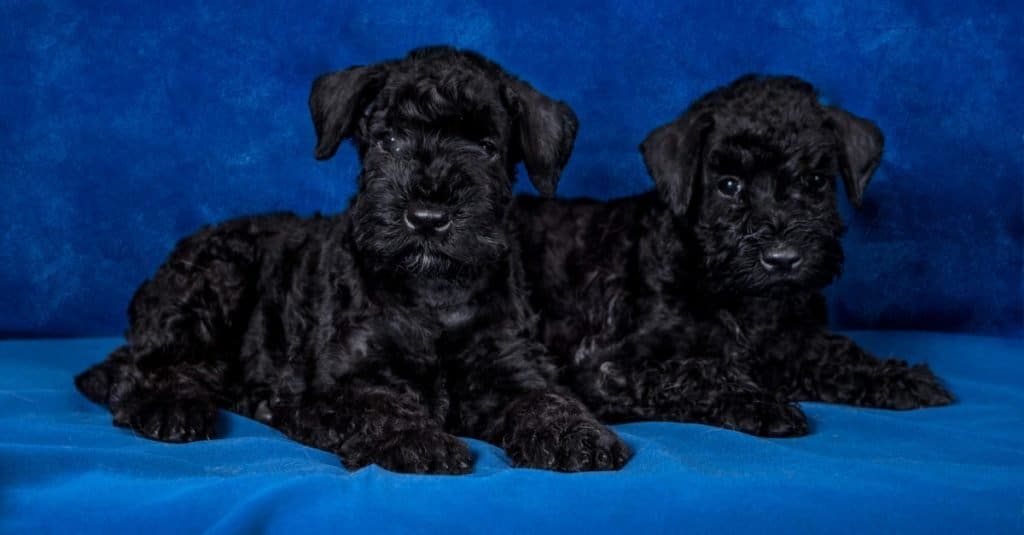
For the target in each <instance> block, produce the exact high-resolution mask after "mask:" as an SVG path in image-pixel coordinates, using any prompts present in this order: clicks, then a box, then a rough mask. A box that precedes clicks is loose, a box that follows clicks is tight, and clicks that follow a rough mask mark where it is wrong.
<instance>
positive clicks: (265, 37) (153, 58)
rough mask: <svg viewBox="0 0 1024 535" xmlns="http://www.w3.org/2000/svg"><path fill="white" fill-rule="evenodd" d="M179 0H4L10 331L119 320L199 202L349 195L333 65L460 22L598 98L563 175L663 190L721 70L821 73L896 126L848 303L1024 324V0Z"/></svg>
mask: <svg viewBox="0 0 1024 535" xmlns="http://www.w3.org/2000/svg"><path fill="white" fill-rule="evenodd" d="M156 4H157V3H149V2H141V3H139V2H133V3H124V4H121V3H110V2H82V3H75V2H65V1H50V2H45V3H43V2H25V1H10V0H0V21H3V22H0V58H2V59H3V65H2V67H3V68H2V69H0V76H2V80H0V82H2V83H0V151H2V157H0V166H2V167H0V181H2V182H0V186H2V189H0V300H2V301H0V305H2V306H0V336H2V335H8V336H9V335H28V334H31V335H69V334H97V333H116V332H119V331H120V330H121V329H122V328H123V327H124V325H125V318H124V308H125V305H126V303H127V302H128V299H129V297H130V295H131V292H132V291H133V289H134V288H135V286H136V285H137V284H138V283H139V282H140V281H141V280H142V279H143V278H145V277H146V276H147V275H148V274H149V273H150V272H151V271H152V270H153V269H154V268H155V267H156V266H157V265H158V264H159V263H160V261H161V260H162V258H163V256H164V255H165V254H166V253H167V252H168V251H169V249H170V247H171V246H172V244H173V243H174V241H175V240H176V239H177V238H178V237H180V236H183V235H185V234H187V233H189V232H191V231H193V230H194V229H196V228H197V227H198V226H199V225H200V224H202V223H206V222H213V221H217V220H220V219H223V218H226V217H229V216H234V215H239V214H244V213H252V212H260V211H266V210H276V209H291V210H296V211H299V212H304V213H308V212H312V211H314V210H321V211H328V212H333V211H337V210H340V209H342V208H343V207H344V205H345V204H346V202H347V198H348V196H349V195H350V194H351V192H352V180H351V179H352V177H353V176H354V175H355V172H356V163H355V158H354V155H353V154H352V151H351V150H343V151H342V152H341V156H340V157H339V158H336V159H335V160H331V161H330V162H328V163H317V162H315V161H314V160H313V158H312V149H313V130H312V127H311V124H310V122H309V118H308V116H307V112H306V106H305V101H306V96H307V92H308V90H309V86H310V82H311V81H312V79H313V77H314V76H316V75H317V74H319V73H322V72H324V71H328V70H334V69H338V68H342V67H345V66H347V65H350V64H353V63H366V62H372V61H375V60H379V59H385V58H390V57H395V56H399V55H401V54H403V53H404V52H405V51H406V50H407V49H409V48H411V47H414V46H417V45H422V44H432V43H443V42H447V43H453V44H456V45H459V46H463V47H470V48H474V49H477V50H479V51H481V52H483V53H485V54H487V55H489V56H491V57H493V58H494V59H496V60H497V61H499V62H500V63H502V64H504V65H505V66H506V67H507V68H509V70H511V71H513V72H516V73H518V74H520V75H521V76H522V77H524V78H525V79H527V80H529V81H531V82H533V83H534V85H536V86H537V87H538V88H540V89H542V90H543V91H546V92H548V93H549V94H551V95H553V96H556V97H558V98H562V99H564V100H566V101H568V102H569V103H570V104H571V105H572V106H573V107H574V108H575V109H576V111H577V113H578V115H579V117H580V121H581V129H580V135H579V139H578V142H577V144H576V152H575V153H574V155H573V158H572V160H571V161H570V164H569V167H568V169H567V171H566V174H565V177H564V181H563V184H562V187H561V193H562V194H563V195H591V196H598V197H609V196H616V195H623V194H629V193H633V192H637V191H640V190H643V189H646V188H647V187H648V185H649V182H648V178H647V177H646V175H645V173H644V171H643V166H642V164H641V161H640V157H639V154H638V153H637V151H636V145H637V144H638V143H639V141H640V140H641V139H643V137H644V134H645V133H646V132H647V131H648V130H650V129H651V128H653V127H655V126H657V125H659V124H661V123H663V122H665V121H667V120H669V119H671V118H672V117H674V116H675V115H676V114H678V113H679V112H680V111H681V110H682V108H683V107H684V106H685V105H686V103H687V102H688V101H689V100H691V99H693V98H695V97H697V96H698V95H699V94H701V93H702V92H704V91H705V90H707V89H710V88H712V87H714V86H716V85H718V84H721V83H724V82H727V81H729V80H730V79H732V78H734V77H735V76H737V75H739V74H741V73H744V72H747V71H761V72H771V73H792V74H797V75H800V76H803V77H805V78H807V79H809V80H810V81H812V82H814V83H815V84H816V85H817V86H818V87H819V88H820V90H821V91H822V93H823V95H824V96H825V97H826V98H827V99H828V100H829V101H831V102H833V103H838V104H842V105H844V106H846V107H848V108H849V109H850V110H852V111H854V112H855V113H858V114H860V115H863V116H866V117H870V118H873V119H875V120H876V121H877V122H878V123H879V124H880V126H881V127H882V129H883V130H884V131H885V133H886V136H887V138H888V151H887V155H886V159H885V163H884V164H883V165H882V168H881V171H880V173H879V174H878V175H877V176H876V179H875V181H874V183H873V184H872V186H871V187H870V188H869V189H868V192H867V201H866V206H865V208H864V209H863V210H862V211H860V212H858V213H856V214H851V218H850V221H849V222H850V226H851V231H850V234H849V236H848V239H847V241H846V244H847V256H848V264H847V269H846V273H845V274H844V276H843V278H842V279H841V281H840V282H839V283H838V284H837V285H836V286H835V288H834V289H833V291H832V296H833V301H832V308H833V311H834V321H835V323H836V324H837V325H839V326H841V327H872V328H920V329H943V330H963V331H977V332H989V333H1006V334H1013V335H1020V334H1022V333H1024V282H1022V278H1024V277H1022V269H1024V260H1022V257H1024V180H1022V178H1024V176H1022V175H1024V150H1022V149H1024V105H1022V103H1021V97H1020V95H1021V94H1024V83H1022V78H1021V77H1022V74H1024V23H1022V22H1024V21H1022V19H1024V17H1022V13H1024V11H1022V9H1024V8H1021V7H1016V6H1020V5H1021V4H1019V3H1011V2H1006V3H1000V2H986V3H971V2H962V1H949V0H937V1H920V2H917V1H904V2H899V1H887V2H860V1H843V2H838V1H820V2H819V1H797V2H788V3H780V2H760V1H741V2H726V3H723V4H722V5H713V4H712V3H709V2H705V1H685V2H680V1H678V0H664V1H652V2H622V3H615V2H609V3H605V2H595V1H588V2H582V3H576V4H574V3H569V2H549V1H542V0H518V1H515V2H506V3H503V4H499V3H497V2H480V3H473V2H432V3H416V2H408V1H404V0H395V1H392V2H333V3H332V2H313V1H306V2H281V3H269V2H260V3H255V2H250V3H249V4H252V5H251V6H246V7H229V6H227V5H226V4H225V3H213V2H210V3H207V2H194V1H193V2H177V3H171V2H166V3H164V4H167V5H165V6H161V7H156ZM524 189H525V188H524Z"/></svg>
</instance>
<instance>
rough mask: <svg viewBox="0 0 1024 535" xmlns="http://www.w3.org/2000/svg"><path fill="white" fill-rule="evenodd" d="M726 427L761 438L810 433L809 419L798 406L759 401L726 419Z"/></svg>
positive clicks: (797, 435) (799, 435)
mask: <svg viewBox="0 0 1024 535" xmlns="http://www.w3.org/2000/svg"><path fill="white" fill-rule="evenodd" d="M724 426H725V427H727V428H729V429H735V430H736V431H741V432H743V433H747V434H750V435H755V436H759V437H771V438H784V437H802V436H804V435H806V434H807V433H808V432H809V426H808V425H807V417H806V416H804V411H802V410H801V409H800V407H798V406H796V405H791V404H788V403H779V402H776V401H767V400H759V401H754V402H752V403H750V404H749V405H747V406H745V407H744V408H743V409H742V410H737V411H735V412H733V413H732V414H729V415H727V416H726V418H725V422H724Z"/></svg>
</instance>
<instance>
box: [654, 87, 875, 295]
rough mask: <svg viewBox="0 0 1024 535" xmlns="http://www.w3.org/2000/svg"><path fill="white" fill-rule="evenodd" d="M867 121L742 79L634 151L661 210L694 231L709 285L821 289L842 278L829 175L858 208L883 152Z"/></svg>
mask: <svg viewBox="0 0 1024 535" xmlns="http://www.w3.org/2000/svg"><path fill="white" fill-rule="evenodd" d="M882 145H883V137H882V133H881V131H879V129H878V128H877V127H876V126H875V125H874V123H872V122H870V121H867V120H865V119H861V118H859V117H856V116H854V115H852V114H850V113H848V112H846V111H844V110H841V109H839V108H835V107H827V106H822V105H821V104H819V102H818V97H817V94H816V93H815V91H814V89H813V88H812V87H811V85H810V84H808V83H806V82H803V81H801V80H799V79H797V78H792V77H758V76H745V77H743V78H740V79H739V80H737V81H735V82H733V83H732V84H730V85H728V86H726V87H723V88H720V89H718V90H716V91H713V92H711V93H709V94H708V95H705V96H704V97H702V98H701V99H700V100H698V101H697V102H695V103H694V104H693V105H692V106H691V107H690V109H689V110H688V111H687V112H686V113H685V114H683V116H682V117H680V118H679V119H677V120H676V121H674V122H672V123H669V124H667V125H664V126H662V127H660V128H658V129H656V130H654V131H653V132H651V134H650V135H648V137H647V139H646V140H644V142H643V143H642V144H641V146H640V150H641V152H642V153H643V157H644V161H645V163H646V165H647V168H648V171H649V172H650V174H651V176H652V177H653V178H654V181H655V183H656V184H657V187H658V191H659V193H660V195H661V197H662V199H663V200H664V202H665V204H666V205H667V206H668V209H669V210H670V211H671V212H672V213H673V214H675V216H676V217H678V218H680V219H681V220H683V222H684V224H685V225H686V226H687V227H688V228H692V229H693V234H694V236H695V238H696V241H697V243H698V246H699V247H700V249H701V250H702V251H701V252H702V253H703V259H704V267H705V268H706V271H707V276H708V277H709V280H710V282H711V284H712V285H713V286H715V288H714V289H716V290H720V291H729V292H734V293H742V294H753V295H772V294H777V293H786V292H790V291H794V290H806V289H820V288H823V287H825V286H827V285H828V284H829V283H830V282H831V281H832V280H833V279H834V278H835V277H836V276H837V275H838V274H839V272H840V271H841V269H842V263H843V252H842V248H841V245H840V237H841V235H842V233H843V224H842V221H841V220H840V217H839V212H838V209H837V202H836V192H837V188H838V186H837V184H836V177H842V180H843V183H844V185H845V189H846V193H847V195H848V196H849V199H850V201H851V202H852V203H853V204H854V205H855V206H859V205H860V202H861V199H862V196H863V194H864V189H865V188H866V187H867V185H868V182H869V181H870V180H871V176H872V174H873V173H874V171H875V168H876V167H877V166H878V163H879V161H880V160H881V157H882Z"/></svg>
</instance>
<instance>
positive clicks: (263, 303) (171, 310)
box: [76, 47, 629, 474]
mask: <svg viewBox="0 0 1024 535" xmlns="http://www.w3.org/2000/svg"><path fill="white" fill-rule="evenodd" d="M310 110H311V112H312V116H313V122H314V125H315V127H316V132H317V136H318V144H317V147H316V156H317V158H319V159H326V158H330V157H331V156H332V155H333V154H334V153H335V152H336V151H337V150H338V147H339V145H340V144H341V143H342V141H343V140H344V139H346V138H352V139H353V140H354V143H355V145H356V147H357V148H358V151H359V155H360V159H361V162H362V165H363V170H362V172H361V174H360V175H359V190H358V194H357V195H356V196H355V197H354V198H353V200H352V202H351V205H350V207H349V209H348V210H347V211H345V212H343V213H341V214H339V215H336V216H332V217H321V216H317V217H313V218H311V219H304V218H300V217H297V216H295V215H291V214H275V215H266V216H256V217H248V218H243V219H238V220H234V221H229V222H226V223H222V224H219V225H216V226H211V227H207V228H205V229H203V230H201V231H200V232H198V233H197V234H195V235H192V236H190V237H188V238H186V239H184V240H182V241H181V242H180V243H179V244H178V245H177V247H176V248H175V250H174V252H173V253H172V254H171V256H170V258H169V259H168V260H167V261H166V262H165V263H164V264H163V266H161V267H160V269H159V270H158V271H157V272H156V274H155V275H154V276H153V278H152V279H150V280H148V281H146V282H145V283H144V284H143V285H142V286H141V287H140V288H139V290H138V291H137V293H136V294H135V297H134V299H133V300H132V303H131V306H130V327H129V330H128V332H127V334H126V339H127V343H126V344H125V345H124V346H122V347H120V348H119V349H117V350H116V351H114V352H113V354H111V355H110V356H109V357H108V359H107V360H105V361H104V362H101V363H99V364H97V365H96V366H94V367H92V368H90V369H89V370H87V371H86V372H84V373H82V374H81V375H79V376H78V377H77V378H76V385H77V386H78V389H79V390H80V391H81V392H82V393H83V394H85V395H86V396H88V397H89V398H90V399H92V400H94V401H96V402H98V403H102V404H104V405H105V406H107V407H108V408H109V409H110V411H111V412H112V413H113V415H114V423H115V424H116V425H119V426H126V427H131V428H132V429H133V430H135V431H136V432H137V433H140V434H142V435H144V436H146V437H150V438H153V439H157V440H164V441H170V442H185V441H191V440H198V439H205V438H211V437H212V436H213V433H214V426H213V423H214V415H215V411H216V409H217V408H226V409H229V410H233V411H236V412H238V413H240V414H243V415H246V416H250V417H253V418H256V419H258V420H261V421H263V422H266V423H268V424H270V425H273V426H275V427H277V428H279V429H281V430H283V431H284V432H285V433H286V434H288V435H289V436H291V437H293V438H294V439H296V440H298V441H300V442H303V443H305V444H309V445H312V446H315V447H318V448H323V449H326V450H329V451H332V452H336V453H338V454H339V455H341V456H342V458H343V461H344V463H345V465H346V466H347V467H349V468H353V469H354V468H358V467H361V466H365V465H368V464H370V463H377V464H379V465H381V466H384V467H386V468H389V469H392V470H397V471H402V472H430V473H452V474H454V473H464V472H467V471H469V470H470V469H471V465H472V458H471V456H470V452H469V450H468V449H467V447H466V444H465V443H464V442H462V441H461V440H459V439H457V438H456V437H455V435H456V434H459V435H463V436H469V437H476V438H480V439H484V440H487V441H490V442H493V443H496V444H500V445H501V446H502V447H504V448H505V449H506V450H507V451H508V453H509V456H510V458H511V459H512V461H513V462H514V464H516V465H518V466H530V467H538V468H547V469H552V470H565V471H578V470H601V469H614V468H618V467H621V466H622V465H623V464H624V463H625V461H626V459H627V458H628V456H629V451H628V449H627V448H626V446H625V445H624V444H623V443H622V441H621V440H619V438H618V437H617V436H616V435H615V434H614V433H613V432H612V431H610V430H609V429H607V428H606V427H604V426H602V425H601V424H600V423H598V421H597V420H596V418H595V417H594V416H593V415H591V414H590V413H589V412H588V411H587V409H586V408H585V407H584V406H583V405H582V404H581V403H580V402H579V401H577V400H575V399H574V398H573V397H571V395H569V394H567V393H566V392H563V391H562V390H560V389H559V387H557V386H556V385H555V382H554V380H553V379H554V366H553V364H552V362H551V361H550V358H549V356H548V354H547V352H546V350H545V348H544V346H543V345H541V344H540V343H538V342H537V339H538V336H537V334H536V332H535V329H536V325H535V324H536V315H535V314H534V313H533V312H531V309H530V307H529V304H528V302H527V300H526V297H525V292H524V291H523V289H522V287H523V270H522V266H521V265H520V260H519V259H520V257H521V256H520V254H519V252H518V250H517V245H516V242H515V240H513V239H511V238H510V235H509V232H508V228H509V224H508V222H507V217H506V212H507V209H508V206H509V204H510V202H511V200H512V183H513V179H514V176H515V164H516V163H517V162H519V161H523V162H524V163H525V164H526V167H527V170H528V171H529V175H530V178H531V180H532V181H533V182H534V184H535V185H536V186H537V188H538V189H539V190H540V191H541V192H544V193H547V194H550V193H552V192H553V191H554V189H555V185H556V183H557V180H558V175H559V173H560V172H561V169H562V167H563V166H564V165H565V163H566V161H567V159H568V157H569V153H570V152H571V149H572V144H573V140H574V138H575V134H576V119H575V116H574V114H573V113H572V111H571V110H570V109H569V107H568V106H566V105H565V104H564V103H561V102H557V101H554V100H551V99H549V98H548V97H546V96H544V95H542V94H540V93H539V92H537V91H536V90H535V89H533V88H532V87H530V86H529V85H528V84H526V83H525V82H522V81H520V80H518V79H516V78H514V77H512V76H511V75H508V74H507V73H505V72H504V71H503V70H502V69H501V68H500V67H498V66H497V65H495V64H494V63H492V62H490V61H488V60H487V59H485V58H483V57H481V56H479V55H477V54H475V53H472V52H466V51H456V50H454V49H450V48H444V47H431V48H425V49H418V50H414V51H412V52H410V53H409V55H408V56H407V57H406V58H404V59H401V60H395V61H389V62H385V63H380V64H375V65H369V66H359V67H353V68H350V69H348V70H344V71H340V72H336V73H332V74H327V75H325V76H322V77H320V78H319V79H317V80H316V82H315V83H314V85H313V90H312V94H311V96H310Z"/></svg>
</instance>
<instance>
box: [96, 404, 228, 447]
mask: <svg viewBox="0 0 1024 535" xmlns="http://www.w3.org/2000/svg"><path fill="white" fill-rule="evenodd" d="M122 412H124V413H126V414H120V415H115V420H114V423H115V424H118V425H127V426H128V427H131V428H132V430H134V431H135V432H136V433H139V434H141V435H143V436H145V437H148V438H151V439H153V440H159V441H162V442H194V441H196V440H204V439H209V438H212V437H213V428H214V423H215V421H216V417H217V409H216V407H215V406H214V405H213V404H212V403H210V402H208V401H197V400H153V401H147V402H143V403H139V404H136V405H134V406H132V407H129V408H125V409H122Z"/></svg>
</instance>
